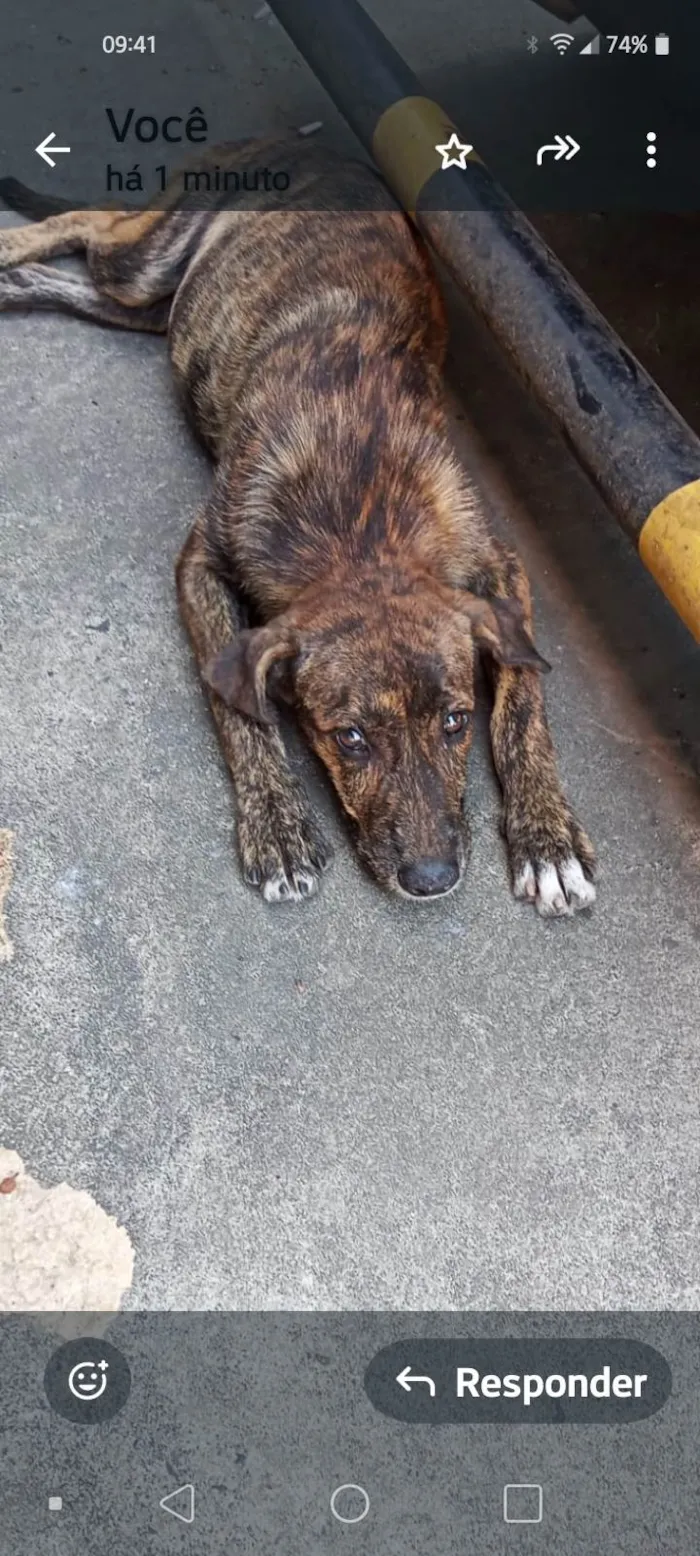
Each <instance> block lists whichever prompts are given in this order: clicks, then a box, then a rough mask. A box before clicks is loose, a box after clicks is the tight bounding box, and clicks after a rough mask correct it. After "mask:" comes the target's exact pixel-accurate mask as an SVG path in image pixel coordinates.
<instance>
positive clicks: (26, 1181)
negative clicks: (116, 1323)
mask: <svg viewBox="0 0 700 1556" xmlns="http://www.w3.org/2000/svg"><path fill="white" fill-rule="evenodd" d="M9 1182H12V1184H13V1189H12V1193H7V1192H6V1193H5V1194H4V1195H3V1197H2V1199H0V1311H4V1312H13V1313H17V1312H40V1313H47V1312H48V1313H55V1314H60V1315H61V1318H60V1322H58V1321H57V1323H56V1325H55V1326H54V1325H52V1327H57V1328H59V1329H60V1332H61V1333H68V1332H72V1330H73V1329H76V1332H79V1333H81V1334H82V1333H85V1332H86V1329H85V1323H86V1320H85V1318H84V1316H83V1315H85V1314H86V1313H88V1314H90V1315H96V1314H100V1313H109V1314H112V1313H114V1312H115V1311H116V1310H117V1308H119V1307H120V1305H121V1302H122V1298H123V1297H124V1294H125V1293H126V1292H127V1291H128V1290H129V1287H130V1286H131V1282H132V1279H133V1273H134V1252H133V1248H132V1245H131V1240H130V1238H129V1235H128V1232H126V1230H125V1228H124V1227H122V1226H119V1224H118V1222H117V1221H115V1219H114V1217H113V1216H110V1215H108V1214H107V1212H106V1211H105V1210H103V1209H102V1207H101V1206H100V1205H98V1204H97V1203H96V1201H95V1200H94V1199H93V1198H92V1195H91V1194H88V1193H87V1192H86V1191H85V1190H84V1189H75V1188H72V1187H71V1186H70V1184H68V1183H57V1184H54V1185H53V1187H51V1188H44V1186H43V1185H42V1184H41V1183H39V1182H38V1181H37V1179H36V1178H33V1177H31V1176H30V1174H29V1173H28V1172H27V1171H26V1170H25V1167H24V1163H23V1161H22V1159H21V1157H19V1156H18V1155H17V1153H16V1151H9V1150H3V1149H2V1148H0V1183H9ZM66 1315H67V1316H66ZM76 1315H81V1317H80V1318H76ZM88 1327H89V1328H90V1331H91V1332H94V1330H95V1322H94V1319H93V1321H92V1322H91V1323H90V1324H89V1325H88ZM97 1327H98V1328H99V1327H100V1321H99V1319H98V1320H97Z"/></svg>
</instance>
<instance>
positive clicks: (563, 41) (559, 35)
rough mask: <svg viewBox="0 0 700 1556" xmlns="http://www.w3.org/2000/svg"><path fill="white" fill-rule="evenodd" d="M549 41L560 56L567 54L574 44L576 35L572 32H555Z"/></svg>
mask: <svg viewBox="0 0 700 1556" xmlns="http://www.w3.org/2000/svg"><path fill="white" fill-rule="evenodd" d="M549 41H550V43H553V44H554V47H555V49H556V51H557V53H558V54H566V51H567V49H570V48H571V45H572V43H573V42H574V35H573V33H572V32H553V33H551V35H550V39H549Z"/></svg>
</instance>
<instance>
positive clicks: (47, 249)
mask: <svg viewBox="0 0 700 1556" xmlns="http://www.w3.org/2000/svg"><path fill="white" fill-rule="evenodd" d="M115 215H116V213H115V212H114V211H65V212H63V214H62V215H60V216H49V217H47V219H46V221H41V222H37V223H36V224H35V225H33V224H32V223H31V222H28V223H27V225H26V226H24V227H3V229H2V230H1V231H0V270H7V269H9V268H10V267H14V266H16V265H26V264H30V263H33V262H34V261H35V260H38V259H54V258H55V257H56V256H57V255H59V254H78V253H80V252H81V251H82V250H84V249H87V248H88V246H89V244H90V243H94V242H95V240H96V239H97V238H98V236H99V235H100V234H103V233H104V234H106V233H108V232H109V230H110V228H111V227H112V226H113V224H114V220H115Z"/></svg>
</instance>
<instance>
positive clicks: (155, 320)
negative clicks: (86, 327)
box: [0, 265, 172, 335]
mask: <svg viewBox="0 0 700 1556" xmlns="http://www.w3.org/2000/svg"><path fill="white" fill-rule="evenodd" d="M171 303H172V298H171V297H164V298H161V299H160V300H159V301H158V302H154V303H146V304H141V305H137V306H135V307H133V308H130V307H127V305H126V303H119V302H116V301H115V299H114V298H112V297H106V296H105V295H104V293H102V292H98V291H97V289H96V287H94V286H93V285H92V283H91V282H90V281H87V280H83V279H81V278H80V277H79V276H71V275H67V274H66V272H65V271H64V270H54V269H52V267H51V266H50V265H18V266H17V268H16V269H14V270H0V313H4V312H11V311H16V310H18V309H20V310H22V309H25V308H27V309H29V308H32V309H34V308H42V309H50V310H54V311H57V312H59V313H70V314H72V315H73V318H77V319H92V320H93V322H94V323H95V324H111V325H112V326H113V327H114V328H115V329H119V330H149V331H150V332H151V333H152V334H154V335H164V334H165V333H166V330H167V328H168V317H169V314H170V307H171Z"/></svg>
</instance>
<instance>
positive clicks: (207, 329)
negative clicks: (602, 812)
mask: <svg viewBox="0 0 700 1556" xmlns="http://www.w3.org/2000/svg"><path fill="white" fill-rule="evenodd" d="M207 161H208V165H209V166H210V167H211V168H213V167H214V166H216V167H217V169H218V170H219V174H218V175H217V182H218V181H219V176H220V175H221V174H222V171H225V170H227V169H228V170H231V169H233V168H235V169H237V170H238V173H237V182H243V183H244V184H245V183H246V182H247V183H249V184H250V185H252V188H251V189H246V188H244V189H243V191H242V192H240V193H239V194H238V195H237V196H236V198H235V199H233V200H232V199H231V197H230V195H227V196H226V197H222V198H221V199H220V198H219V196H218V195H216V196H215V197H214V198H213V199H211V198H209V197H208V198H207V199H206V200H204V199H202V198H201V197H199V196H198V197H197V199H196V200H195V199H193V197H192V194H191V192H190V193H189V194H186V193H184V192H183V182H184V181H183V180H182V179H177V180H174V181H173V184H172V186H170V188H169V190H168V191H167V192H166V194H165V196H164V197H161V198H159V200H157V201H156V202H154V203H153V204H152V205H151V206H149V207H148V208H146V209H141V210H131V211H130V210H128V209H122V210H79V211H65V210H60V209H59V210H58V214H56V211H57V207H58V202H55V201H47V200H44V199H42V197H39V196H35V195H33V194H32V193H31V192H30V191H27V190H26V189H24V188H23V187H22V186H19V185H17V184H16V183H15V181H13V180H12V181H5V183H4V184H3V185H2V187H0V194H2V195H3V197H4V199H5V201H6V203H8V204H10V205H13V206H14V207H15V208H16V209H19V210H21V211H23V212H24V214H32V215H38V216H41V215H43V216H45V219H44V220H43V221H41V222H40V223H38V224H37V225H27V226H23V227H19V228H15V229H12V230H5V231H3V232H0V310H2V309H10V308H20V309H24V308H51V309H63V310H66V311H68V312H69V313H71V314H74V315H77V316H78V317H81V318H86V319H92V320H96V321H97V322H99V323H102V324H107V325H116V326H119V327H122V328H132V329H137V330H152V331H155V332H158V333H165V332H166V331H167V334H168V338H169V349H170V357H171V362H172V368H173V372H174V375H175V380H176V382H177V385H178V387H179V390H180V392H181V395H182V398H183V400H184V403H185V407H186V410H187V412H188V414H189V417H190V418H191V420H192V422H193V424H194V427H195V429H196V431H197V433H198V435H199V437H200V438H201V439H202V440H203V442H204V443H205V445H206V447H207V448H208V450H209V451H210V453H211V455H212V456H213V459H214V461H215V478H214V482H213V489H212V492H211V496H210V497H209V499H208V501H207V502H206V503H205V504H204V507H203V509H202V511H201V512H200V513H199V515H198V517H197V518H196V520H195V523H194V526H193V528H192V530H191V532H190V534H189V537H188V539H187V540H186V542H185V545H184V547H183V549H182V551H181V553H180V555H179V557H178V559H177V563H176V581H177V591H178V597H179V603H180V607H181V611H182V616H183V619H184V623H185V626H186V628H187V631H188V633H189V637H190V640H191V643H192V646H193V649H194V654H195V658H196V661H197V665H198V667H199V672H200V675H201V677H202V680H203V681H204V683H205V685H206V686H207V688H208V692H209V696H210V701H211V707H212V711H213V715H214V719H215V721H216V725H217V728H218V734H219V738H220V742H221V746H222V748H223V753H224V756H225V759H226V762H227V764H228V767H229V769H230V773H231V777H232V780H233V785H234V790H235V799H236V813H237V826H238V840H239V849H240V855H241V860H242V867H243V873H244V877H245V880H246V881H247V882H248V883H249V884H250V885H251V886H254V887H256V888H258V889H259V890H260V891H261V892H262V895H263V897H264V898H265V899H266V900H267V901H268V902H279V901H290V900H292V901H298V900H300V899H303V898H305V897H308V896H309V895H311V894H312V893H313V892H314V891H315V890H316V889H317V886H318V884H319V880H320V877H321V875H322V873H323V871H324V870H325V868H326V866H327V865H328V863H329V861H330V857H331V851H330V849H329V847H328V844H327V843H326V841H325V840H324V837H323V835H322V833H321V831H320V829H319V826H318V824H317V822H316V819H315V817H314V816H313V814H312V812H311V811H310V809H309V805H308V802H307V799H306V797H305V795H304V793H303V790H302V788H301V787H300V784H299V782H298V779H297V778H296V776H295V775H294V774H293V771H292V768H291V766H290V763H289V760H288V757H287V754H286V751H285V746H284V744H283V740H282V734H281V730H280V723H279V718H280V712H281V710H283V709H284V708H285V706H286V707H288V708H290V709H291V710H292V711H293V713H294V715H295V716H296V719H297V722H298V724H299V726H300V728H301V730H302V732H303V734H304V736H305V737H306V739H307V741H308V743H309V745H310V746H311V748H312V749H313V751H314V752H315V753H316V755H317V756H318V757H319V758H320V760H321V762H322V764H323V766H324V767H325V769H326V771H327V773H328V774H329V775H330V779H331V782H332V784H333V787H334V788H335V791H336V793H337V795H338V797H339V799H340V802H341V805H342V807H343V810H344V811H345V814H346V816H347V817H348V818H349V820H350V823H351V825H352V827H353V828H354V831H355V835H356V843H357V850H358V853H359V855H360V857H361V859H362V861H363V862H364V864H365V866H366V867H367V868H368V869H369V871H370V872H371V873H372V874H373V875H374V877H375V878H376V880H377V881H378V882H379V883H380V884H381V885H382V886H383V887H384V888H387V889H389V890H390V891H393V892H395V893H398V894H399V895H400V896H401V897H403V898H407V899H410V900H412V901H421V902H426V901H433V900H435V899H437V898H440V897H443V896H445V895H446V894H447V893H448V892H451V891H453V890H454V889H455V888H456V887H457V886H458V884H459V883H460V881H461V880H462V877H463V875H464V873H465V869H466V864H467V859H468V845H469V825H468V821H467V818H466V815H465V809H464V790H465V783H466V772H467V757H468V752H469V747H470V743H471V739H472V718H473V712H474V698H475V693H474V673H475V663H476V660H477V657H478V655H479V653H481V654H483V655H484V657H485V659H486V662H487V665H488V666H489V667H490V671H491V678H492V682H493V711H492V714H491V726H490V727H491V741H492V748H493V757H494V762H495V767H496V770H497V773H498V777H499V780H500V783H501V787H502V791H503V830H504V834H505V837H506V840H507V846H508V851H509V856H510V864H511V870H512V884H513V890H514V893H515V896H516V897H517V898H519V899H522V900H524V901H526V902H530V903H535V904H536V907H537V909H538V911H539V912H540V913H541V914H542V915H544V916H545V917H551V916H555V917H556V916H562V915H569V914H572V913H574V912H575V911H577V910H579V909H586V908H589V907H590V906H591V904H592V903H593V901H594V899H595V886H594V884H593V881H594V873H595V857H594V852H593V848H592V846H591V843H590V842H589V839H588V838H587V836H586V834H585V832H584V831H583V830H582V828H581V826H580V825H579V822H578V821H577V819H576V816H575V815H574V813H573V811H572V809H571V807H570V805H569V803H568V801H567V799H566V798H565V795H564V793H563V790H562V787H561V783H560V779H559V776H558V773H557V764H556V757H555V753H554V749H553V745H552V740H551V736H550V732H549V729H548V724H547V718H546V714H545V708H544V701H543V694H542V686H541V675H542V672H543V671H544V670H545V669H547V668H549V667H548V666H546V664H545V662H544V660H543V659H542V658H541V656H540V654H539V653H538V651H537V649H536V647H535V645H534V642H533V637H532V620H531V606H530V593H529V588H528V582H527V578H526V576H525V573H524V570H523V567H522V566H521V563H520V562H519V560H518V558H517V556H516V555H515V554H514V553H513V552H512V551H511V550H509V549H508V548H507V547H505V546H503V545H502V544H501V543H500V542H499V541H497V540H496V539H494V538H493V537H492V536H491V535H490V533H489V531H488V528H487V525H486V523H485V520H484V517H483V514H482V512H481V511H480V506H479V501H478V497H477V495H476V492H475V490H474V487H473V485H472V484H471V482H470V480H469V478H468V476H467V474H466V472H465V471H464V470H463V469H462V468H461V466H460V464H459V463H458V461H457V459H456V457H455V454H454V453H453V451H452V448H451V446H450V442H449V437H448V431H447V422H446V411H445V404H444V396H443V377H442V373H443V363H444V357H445V351H446V343H447V325H446V317H445V311H444V305H443V301H442V297H441V293H440V289H439V286H438V283H437V279H436V276H435V273H434V270H433V267H432V264H431V261H430V258H429V255H428V253H427V250H426V248H425V246H424V244H423V242H422V240H421V239H420V237H419V236H418V234H417V233H416V231H415V229H414V228H413V226H412V224H411V223H410V221H409V220H408V218H407V217H406V216H405V215H404V213H403V212H402V211H401V210H400V208H399V206H398V205H396V204H395V202H394V201H393V198H392V196H391V195H390V194H389V192H388V190H387V189H386V187H385V185H384V184H383V183H382V181H381V179H380V177H379V175H378V174H377V173H375V172H374V171H373V169H372V168H371V167H369V166H365V165H364V164H362V163H361V162H357V163H354V162H353V163H349V162H346V161H344V160H343V159H340V158H338V157H336V156H335V155H334V154H332V153H331V152H330V151H327V150H324V149H322V148H320V147H318V146H317V145H315V144H314V145H313V146H311V145H310V144H308V143H303V144H302V143H300V142H299V143H294V144H292V145H291V146H290V144H289V143H288V142H285V141H278V140H270V139H268V140H264V141H257V142H245V143H231V144H229V145H227V146H219V147H215V148H213V149H212V150H211V151H210V152H209V153H208V159H207ZM262 162H264V163H265V165H266V167H267V168H268V169H270V170H272V171H274V170H275V169H282V170H284V172H285V174H286V176H287V179H288V182H289V189H288V190H287V192H285V194H284V196H281V195H279V194H274V193H273V194H272V195H270V193H269V190H266V191H264V192H260V191H259V190H258V189H257V188H256V187H255V184H256V183H257V180H254V179H253V178H252V174H251V177H250V178H249V179H247V180H246V179H245V177H244V176H243V175H244V174H245V170H246V169H253V168H254V167H259V166H260V165H261V163H262ZM239 174H240V175H241V177H239ZM271 181H272V180H271V178H268V179H266V183H267V184H268V185H269V184H270V182H271ZM277 182H278V185H279V180H278V181H277ZM47 210H49V211H53V212H54V214H49V215H46V212H47ZM74 252H82V253H84V254H85V256H86V260H87V269H88V273H89V278H90V279H89V280H88V279H87V278H86V279H85V280H82V279H80V278H79V277H77V276H73V275H70V274H67V273H65V272H64V271H61V270H56V269H52V268H51V267H49V266H46V265H44V264H42V263H37V261H39V262H41V261H44V260H47V259H50V258H51V257H52V256H54V255H62V254H69V253H74Z"/></svg>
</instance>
